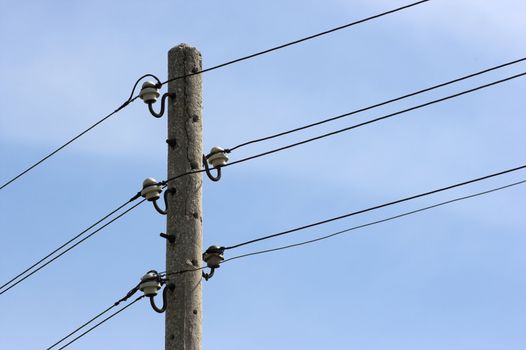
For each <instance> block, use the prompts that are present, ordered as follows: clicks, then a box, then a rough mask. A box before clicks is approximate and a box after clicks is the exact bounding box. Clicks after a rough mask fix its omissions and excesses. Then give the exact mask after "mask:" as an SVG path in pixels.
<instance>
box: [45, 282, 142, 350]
mask: <svg viewBox="0 0 526 350" xmlns="http://www.w3.org/2000/svg"><path fill="white" fill-rule="evenodd" d="M138 290H139V285H137V286H135V287H133V288H132V289H131V290H130V291H129V292H128V293H127V294H126V295H125V296H124V297H122V298H121V299H119V300H117V301H116V302H115V303H113V304H112V305H111V306H110V307H108V308H107V309H106V310H104V311H102V312H101V313H99V314H97V315H96V316H95V317H93V318H91V319H90V320H89V321H87V322H85V323H83V324H82V325H81V326H80V327H78V328H77V329H75V330H74V331H73V332H70V333H68V334H67V335H66V336H64V337H62V338H61V339H60V340H59V341H57V342H55V343H54V344H53V345H51V346H50V347H49V348H47V349H46V350H51V349H52V348H54V347H55V346H57V345H58V344H60V343H62V342H63V341H64V340H66V339H68V338H69V337H71V336H72V335H73V334H75V333H77V332H78V331H80V330H81V329H82V328H84V327H86V326H87V325H89V324H90V323H91V322H93V321H95V320H96V319H97V318H99V317H101V316H102V315H104V314H106V313H108V312H109V311H110V310H111V309H113V308H115V307H117V306H119V304H120V303H122V302H125V301H127V300H128V299H129V298H131V297H132V296H133V295H134V294H135V293H137V291H138Z"/></svg>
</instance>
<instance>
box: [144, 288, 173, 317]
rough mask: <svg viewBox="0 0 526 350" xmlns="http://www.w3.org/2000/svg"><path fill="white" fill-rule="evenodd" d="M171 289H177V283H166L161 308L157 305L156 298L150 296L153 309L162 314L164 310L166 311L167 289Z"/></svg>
mask: <svg viewBox="0 0 526 350" xmlns="http://www.w3.org/2000/svg"><path fill="white" fill-rule="evenodd" d="M168 289H169V290H171V291H173V290H174V289H175V285H174V284H173V283H170V284H168V285H166V286H165V287H164V289H163V306H162V307H161V308H159V307H158V306H157V305H155V299H154V297H153V296H151V297H150V305H151V306H152V309H153V310H154V311H155V312H158V313H160V314H162V313H163V312H165V311H166V305H167V304H166V293H167V291H168Z"/></svg>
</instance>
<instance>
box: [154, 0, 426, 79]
mask: <svg viewBox="0 0 526 350" xmlns="http://www.w3.org/2000/svg"><path fill="white" fill-rule="evenodd" d="M428 1H430V0H423V1H417V2H414V3H412V4H409V5H405V6H402V7H398V8H396V9H393V10H389V11H386V12H382V13H379V14H377V15H374V16H370V17H367V18H364V19H361V20H358V21H354V22H351V23H347V24H344V25H342V26H339V27H336V28H332V29H329V30H326V31H323V32H321V33H317V34H313V35H310V36H307V37H304V38H301V39H297V40H294V41H291V42H288V43H286V44H282V45H278V46H275V47H272V48H270V49H266V50H263V51H259V52H256V53H253V54H251V55H248V56H244V57H240V58H236V59H234V60H231V61H228V62H225V63H221V64H218V65H217V66H213V67H210V68H206V69H203V70H201V71H197V72H195V73H189V74H185V75H181V76H178V77H175V78H172V79H169V80H166V81H165V82H163V83H162V85H164V84H166V83H169V82H171V81H174V80H179V79H184V78H188V77H191V76H194V75H198V74H203V73H206V72H210V71H212V70H216V69H219V68H223V67H226V66H229V65H231V64H234V63H238V62H242V61H246V60H248V59H251V58H254V57H257V56H261V55H265V54H267V53H270V52H273V51H277V50H281V49H284V48H286V47H289V46H292V45H296V44H299V43H302V42H304V41H308V40H311V39H314V38H318V37H320V36H323V35H326V34H329V33H333V32H336V31H339V30H342V29H346V28H349V27H352V26H355V25H357V24H361V23H364V22H368V21H371V20H373V19H377V18H380V17H383V16H386V15H389V14H392V13H395V12H398V11H402V10H405V9H408V8H410V7H413V6H416V5H420V4H423V3H425V2H428Z"/></svg>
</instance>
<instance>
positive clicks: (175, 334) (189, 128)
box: [165, 44, 203, 350]
mask: <svg viewBox="0 0 526 350" xmlns="http://www.w3.org/2000/svg"><path fill="white" fill-rule="evenodd" d="M197 71H201V54H200V53H199V51H197V49H195V48H193V47H190V46H188V45H186V44H180V45H178V46H176V47H174V48H172V49H171V50H170V51H169V52H168V79H173V78H175V77H178V76H183V75H186V74H190V73H195V72H197ZM201 90H202V83H201V75H200V74H198V75H194V76H191V77H187V78H182V79H178V80H174V81H171V82H169V83H168V92H175V93H176V100H175V104H174V103H173V101H172V103H170V104H169V108H168V141H169V146H168V178H171V177H174V176H177V175H179V174H182V173H185V172H188V171H191V170H196V169H200V168H201V165H202V164H201V163H202V155H203V150H202V128H203V124H202V101H201ZM201 185H202V176H201V174H192V175H188V176H183V177H181V178H179V179H176V180H175V181H172V182H170V183H169V184H168V188H174V189H175V190H176V191H177V192H176V193H175V194H172V195H168V210H167V212H168V213H167V231H166V233H167V234H168V235H174V236H175V242H174V243H170V242H169V241H168V240H167V241H166V271H167V273H168V274H169V273H171V272H175V271H181V270H188V269H192V267H199V266H200V264H201V254H202V251H203V250H202V247H201V245H202V204H201V200H202V193H201ZM168 278H169V280H170V281H171V282H173V283H174V284H175V289H174V290H173V292H170V291H169V292H168V298H167V308H166V315H165V349H167V350H168V349H169V350H176V349H177V350H183V349H184V350H200V349H201V319H202V314H201V271H200V270H199V271H194V272H188V273H184V274H180V275H173V276H169V277H168Z"/></svg>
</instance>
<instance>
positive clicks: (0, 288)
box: [0, 198, 133, 290]
mask: <svg viewBox="0 0 526 350" xmlns="http://www.w3.org/2000/svg"><path fill="white" fill-rule="evenodd" d="M132 201H133V198H132V199H130V200H128V201H126V202H124V203H123V204H122V205H120V206H119V207H117V208H116V209H114V210H112V211H111V212H109V213H108V214H106V215H105V216H103V217H102V218H101V219H99V220H98V221H97V222H95V223H94V224H92V225H91V226H89V227H88V228H86V229H85V230H83V231H82V232H80V233H79V234H77V235H76V236H75V237H73V238H71V239H70V240H68V241H67V242H65V243H64V244H62V245H61V246H59V247H58V248H56V249H55V250H53V251H52V252H51V253H49V254H48V255H46V256H45V257H43V258H42V259H40V260H38V261H37V262H35V263H34V264H33V265H31V266H29V267H28V268H27V269H25V270H24V271H22V272H20V273H19V274H18V275H16V276H14V277H13V278H11V279H10V280H9V281H7V282H5V283H4V284H2V285H1V286H0V290H2V288H4V287H5V286H7V285H8V284H9V283H11V282H13V281H14V280H16V279H17V278H19V277H20V276H22V275H23V274H25V273H26V272H28V271H29V270H31V269H32V268H34V267H35V266H37V265H38V264H40V263H41V262H43V261H44V260H46V259H47V258H49V257H50V256H52V255H53V254H55V253H56V252H58V251H59V250H60V249H62V248H64V247H65V246H67V245H68V244H70V243H71V242H73V241H74V240H76V239H77V238H79V237H81V236H82V235H84V234H85V233H86V232H88V231H89V230H91V229H92V228H93V227H95V226H97V225H98V224H100V223H101V222H103V221H104V220H106V219H107V218H109V217H110V216H112V215H113V214H115V213H116V212H118V211H119V210H121V209H122V208H124V207H125V206H127V205H128V204H129V203H131V202H132Z"/></svg>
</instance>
